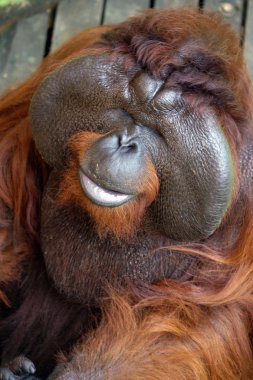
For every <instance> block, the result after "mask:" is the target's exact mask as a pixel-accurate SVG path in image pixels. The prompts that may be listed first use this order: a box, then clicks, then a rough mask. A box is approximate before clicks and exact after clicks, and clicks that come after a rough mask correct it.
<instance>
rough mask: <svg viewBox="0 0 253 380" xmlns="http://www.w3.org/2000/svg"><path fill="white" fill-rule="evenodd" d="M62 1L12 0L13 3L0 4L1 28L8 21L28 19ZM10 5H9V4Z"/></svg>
mask: <svg viewBox="0 0 253 380" xmlns="http://www.w3.org/2000/svg"><path fill="white" fill-rule="evenodd" d="M59 1H60V0H15V1H14V0H12V1H11V2H9V1H8V2H7V1H6V2H0V26H1V25H3V24H5V23H7V22H8V21H11V22H13V21H17V20H19V19H20V18H27V17H30V16H32V15H34V14H36V13H42V12H44V11H45V10H47V9H49V8H51V7H52V6H54V5H56V4H57V3H58V2H59ZM8 3H9V4H8Z"/></svg>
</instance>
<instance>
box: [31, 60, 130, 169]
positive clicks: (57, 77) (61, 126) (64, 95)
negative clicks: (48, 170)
mask: <svg viewBox="0 0 253 380" xmlns="http://www.w3.org/2000/svg"><path fill="white" fill-rule="evenodd" d="M128 81H129V78H128V77H127V76H126V75H125V74H123V72H122V70H121V65H120V63H119V62H115V61H114V62H111V61H110V60H109V58H108V56H107V55H102V56H87V57H86V56H84V57H81V58H77V59H74V60H72V61H70V62H68V63H66V64H65V65H63V66H62V67H60V68H59V69H57V70H55V71H53V72H52V73H50V74H49V75H48V76H47V77H46V78H45V79H44V80H43V82H42V83H41V85H40V86H39V88H38V89H37V91H36V92H35V94H34V96H33V99H32V102H31V105H30V112H29V115H30V121H31V128H32V133H33V138H34V141H35V144H36V147H37V149H38V151H39V152H40V154H41V156H42V157H43V159H44V160H45V161H46V162H47V163H48V164H49V165H50V166H51V167H53V168H56V169H62V168H64V166H65V164H66V162H65V153H66V152H65V150H66V143H67V141H68V140H69V138H70V137H71V136H72V135H74V134H75V133H78V132H81V131H94V132H100V131H101V132H105V131H106V129H109V128H111V126H110V125H109V124H110V123H109V120H108V110H111V109H116V110H117V109H119V108H122V107H123V105H124V103H125V98H126V97H127V94H125V91H124V89H125V88H128ZM110 118H111V119H113V117H110V115H109V119H110Z"/></svg>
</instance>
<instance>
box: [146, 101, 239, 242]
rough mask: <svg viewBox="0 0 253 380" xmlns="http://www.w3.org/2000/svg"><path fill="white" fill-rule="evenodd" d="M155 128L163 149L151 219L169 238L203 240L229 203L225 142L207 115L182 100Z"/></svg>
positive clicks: (230, 177)
mask: <svg viewBox="0 0 253 380" xmlns="http://www.w3.org/2000/svg"><path fill="white" fill-rule="evenodd" d="M179 103H180V102H179ZM161 124H162V125H163V128H164V135H165V138H166V141H167V146H168V149H167V158H166V160H165V161H163V160H162V162H161V168H160V169H159V172H160V183H161V187H160V194H159V196H158V198H157V200H156V202H155V203H154V204H153V205H152V213H153V215H154V221H155V222H156V223H157V225H158V228H159V229H162V230H163V231H165V233H166V235H168V236H169V237H170V238H172V239H174V240H177V241H194V240H195V241H199V240H202V239H205V238H207V237H209V236H210V235H211V234H212V233H213V232H214V231H215V230H216V229H217V228H218V227H219V225H220V223H221V221H222V219H223V217H224V215H225V213H226V211H227V210H228V208H229V205H230V203H231V200H232V195H233V187H234V167H233V159H232V154H231V150H230V147H229V144H228V142H227V140H226V137H225V135H224V133H223V131H222V128H221V126H220V125H219V122H218V120H217V118H216V117H215V116H214V115H213V114H212V113H211V112H208V113H207V114H205V115H203V116H200V115H199V114H197V113H195V112H194V111H191V112H190V111H189V110H187V108H186V106H185V105H184V104H183V103H182V102H181V104H177V106H176V107H175V109H174V111H171V112H169V113H165V114H164V115H163V116H162V117H161ZM166 125H167V126H166Z"/></svg>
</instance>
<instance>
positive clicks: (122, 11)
mask: <svg viewBox="0 0 253 380" xmlns="http://www.w3.org/2000/svg"><path fill="white" fill-rule="evenodd" d="M148 7H149V0H123V1H121V2H119V1H118V0H107V3H106V10H105V18H104V24H114V23H118V22H120V21H123V20H125V19H126V18H128V17H130V16H134V15H136V14H137V13H138V11H139V10H141V9H145V8H148Z"/></svg>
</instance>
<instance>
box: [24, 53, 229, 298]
mask: <svg viewBox="0 0 253 380" xmlns="http://www.w3.org/2000/svg"><path fill="white" fill-rule="evenodd" d="M30 116H31V124H32V129H33V136H34V140H35V143H36V145H37V148H38V150H39V151H40V153H41V155H42V157H43V158H44V159H45V160H46V161H47V162H48V164H49V165H51V166H52V167H53V168H54V170H53V172H52V174H51V178H50V181H49V183H48V186H47V191H46V193H45V196H44V201H43V206H42V232H41V237H42V248H43V251H44V256H45V261H46V265H47V267H48V271H49V273H50V275H51V277H52V278H53V279H54V281H55V284H56V286H57V287H58V288H59V289H60V290H61V291H63V292H64V293H67V294H68V295H69V296H71V295H72V293H73V292H74V293H76V292H75V290H73V289H72V288H73V286H71V281H72V283H75V284H76V287H77V288H78V293H79V294H81V296H82V297H85V299H87V297H88V298H90V294H93V295H94V293H95V292H96V290H95V289H94V287H95V285H94V286H93V285H92V286H91V285H89V280H88V278H89V275H90V276H93V277H92V278H94V273H97V276H98V277H99V278H100V280H99V282H101V285H100V284H99V285H98V284H96V286H98V287H100V286H103V285H102V284H103V283H104V282H114V280H115V282H117V281H118V280H117V279H118V278H120V279H121V280H122V278H123V279H124V278H125V279H131V280H132V279H134V280H136V281H139V280H140V281H148V282H154V281H156V280H157V279H159V278H161V277H164V276H165V277H168V276H169V277H173V273H174V271H175V268H174V267H173V263H172V262H173V260H174V263H175V258H174V257H173V256H172V255H171V254H170V253H169V251H167V252H168V254H167V255H166V254H163V255H161V254H153V255H152V256H150V252H152V251H153V249H154V248H157V247H160V246H161V245H163V246H166V245H169V244H170V243H171V242H172V241H173V242H176V243H180V242H188V241H196V240H197V241H199V240H202V239H205V238H207V237H209V236H210V235H211V234H212V233H213V232H214V231H215V230H216V229H217V228H218V227H219V225H220V223H221V220H222V219H223V217H224V215H225V213H226V211H227V209H228V207H229V204H230V202H231V198H232V192H233V181H234V175H233V160H232V156H231V152H230V148H229V144H228V142H227V140H226V137H225V135H224V133H223V131H222V127H221V126H220V125H219V121H218V119H217V117H216V116H215V113H214V111H213V110H212V109H211V108H210V109H207V111H205V112H204V113H202V114H200V113H199V112H198V111H197V110H195V109H191V108H190V107H189V106H187V104H186V103H185V101H184V98H183V94H181V92H180V91H178V90H174V89H169V88H165V86H164V83H163V81H161V80H157V79H155V78H154V77H152V76H151V75H150V74H149V73H146V72H141V73H140V72H137V73H130V74H126V73H125V72H124V71H123V68H122V66H121V61H120V59H119V58H118V60H117V61H116V62H115V61H114V62H113V63H112V62H110V61H109V60H108V57H107V56H98V57H82V58H78V59H76V60H74V61H72V62H69V63H68V64H66V65H65V66H63V67H62V68H60V69H58V70H57V71H55V72H54V73H52V74H51V75H49V76H48V78H47V79H45V80H44V82H43V83H42V85H41V86H40V88H39V89H38V91H37V93H36V94H35V96H34V99H33V101H32V105H31V110H30ZM82 131H87V132H96V133H98V134H101V137H98V138H97V139H96V140H95V141H94V142H93V143H92V144H91V146H89V148H88V150H87V151H86V152H84V154H83V155H82V158H81V160H80V165H79V171H78V172H77V176H78V180H79V181H80V184H81V186H82V188H83V196H84V197H88V198H89V200H90V201H91V202H93V203H94V204H96V205H99V206H100V207H103V208H104V210H105V212H106V208H112V207H120V206H121V205H122V204H126V203H128V202H132V201H133V199H136V198H138V196H140V194H139V193H138V191H139V189H138V180H139V178H142V177H143V178H145V173H146V171H147V169H148V168H147V161H148V160H150V161H151V162H152V164H153V165H154V167H155V169H156V172H157V176H158V178H159V184H160V188H159V193H158V196H157V198H156V199H155V200H154V202H153V203H152V204H151V205H150V206H149V208H148V210H147V212H146V214H145V218H144V220H143V223H142V224H141V225H140V228H139V230H138V231H136V240H135V238H134V239H133V240H132V242H126V241H125V242H118V243H116V242H115V241H114V239H113V237H112V238H111V240H110V241H107V243H105V241H103V239H100V238H99V237H98V236H97V235H96V233H95V229H94V224H93V221H92V220H91V219H90V217H89V215H87V213H86V212H85V210H82V211H81V210H79V211H77V210H76V209H75V208H74V207H65V208H64V207H63V206H60V205H58V204H57V195H56V193H55V189H57V187H58V179H59V178H61V175H62V173H63V172H64V170H65V168H66V167H67V165H68V162H67V157H68V154H67V143H68V141H69V139H70V138H71V137H73V136H74V135H75V134H76V133H79V132H82ZM48 136H50V139H48ZM72 212H73V213H75V215H72V214H71V213H72ZM137 241H138V244H137ZM100 244H101V247H103V249H102V251H103V252H101V251H100V250H99V246H100ZM115 244H116V245H117V250H116V251H117V257H114V249H115ZM66 252H71V254H72V253H73V252H74V259H73V260H74V261H75V264H74V267H75V270H73V272H71V269H70V268H65V269H63V270H62V268H61V266H60V263H61V256H62V255H64V254H66ZM94 252H95V254H94ZM120 252H121V253H120ZM94 257H95V258H94ZM56 261H57V262H58V264H56ZM161 262H163V265H161ZM180 262H182V260H180V256H179V254H178V253H177V258H176V267H177V268H178V269H177V270H178V271H179V272H180V273H181V269H182V268H180V264H179V263H180ZM98 263H99V265H102V267H103V263H104V265H105V266H106V268H108V263H109V267H110V268H111V270H110V271H109V273H106V274H105V275H104V274H103V271H101V267H100V266H98ZM101 263H102V264H101ZM106 263H107V264H106ZM188 264H189V263H187V265H188ZM57 265H59V268H60V269H57V268H58V266H57ZM183 266H184V264H183ZM161 267H162V268H163V273H162V272H161V270H160V269H159V268H161ZM172 267H173V270H171V268H172ZM152 268H155V270H153V269H152ZM65 270H66V273H65V277H64V275H63V272H64V271H65ZM68 270H69V271H70V274H69V278H71V280H70V282H69V283H68V284H67V283H66V282H68V279H66V275H67V271H68ZM179 272H178V273H176V274H174V276H175V277H176V278H178V277H180V276H181V275H180V273H179ZM77 273H80V275H77ZM101 273H102V274H101ZM181 274H182V273H181ZM112 276H114V280H111V278H112ZM75 278H78V281H77V280H76V282H75ZM80 278H84V280H83V283H82V284H80ZM121 280H120V281H121ZM87 281H88V282H87ZM80 289H83V290H80ZM87 289H88V290H87ZM80 292H81V293H80ZM87 293H89V294H88V295H87ZM78 297H79V296H78ZM78 297H77V298H78Z"/></svg>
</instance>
